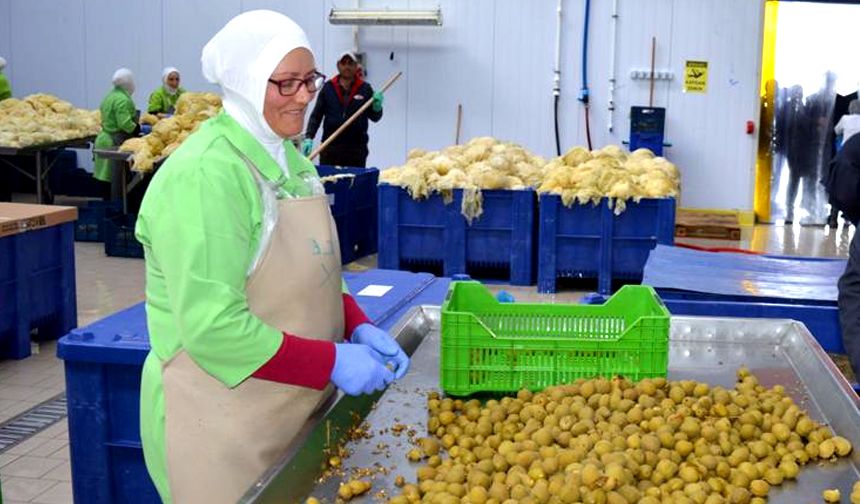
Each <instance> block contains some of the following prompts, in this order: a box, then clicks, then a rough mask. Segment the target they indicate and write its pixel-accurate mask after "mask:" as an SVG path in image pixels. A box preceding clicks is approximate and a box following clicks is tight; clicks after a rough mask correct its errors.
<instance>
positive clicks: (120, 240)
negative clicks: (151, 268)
mask: <svg viewBox="0 0 860 504" xmlns="http://www.w3.org/2000/svg"><path fill="white" fill-rule="evenodd" d="M136 223H137V215H136V214H122V213H120V214H116V215H109V216H108V217H107V218H106V219H105V220H104V240H105V255H108V256H110V257H132V258H138V259H143V255H144V254H143V245H141V243H140V242H139V241H137V238H136V237H135V236H134V226H135V224H136Z"/></svg>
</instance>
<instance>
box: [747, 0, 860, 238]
mask: <svg viewBox="0 0 860 504" xmlns="http://www.w3.org/2000/svg"><path fill="white" fill-rule="evenodd" d="M771 4H774V7H773V8H772V9H773V10H774V14H773V15H772V16H773V18H772V19H770V18H769V17H768V15H767V11H766V20H768V21H771V22H772V24H771V26H770V27H771V28H773V29H774V32H773V34H770V33H769V32H768V31H767V28H768V25H767V24H766V25H765V26H766V31H765V34H766V35H765V45H767V43H768V40H775V44H774V50H773V56H774V57H773V60H774V61H773V65H772V70H773V72H772V73H771V74H770V75H769V76H767V77H769V78H767V79H766V78H765V74H764V72H763V76H762V82H763V87H764V88H765V89H764V90H763V91H765V92H764V93H763V96H764V97H765V100H764V101H765V104H767V103H768V101H769V95H770V94H771V93H772V94H773V95H774V97H773V100H772V102H771V103H773V107H772V108H771V110H772V111H773V112H772V115H771V116H763V118H762V123H761V124H762V129H765V128H769V129H771V130H772V135H771V140H770V142H769V147H770V148H769V149H768V143H766V142H760V144H759V147H760V152H759V167H760V168H761V169H760V170H757V175H761V176H762V178H764V175H765V168H766V166H767V165H768V164H769V166H770V167H771V170H770V171H771V175H770V187H769V189H770V191H769V192H770V204H769V207H770V208H769V212H768V213H769V214H770V215H769V219H767V220H769V221H771V222H773V221H779V220H785V222H786V223H800V224H801V225H823V224H825V223H826V222H827V221H828V217H829V216H830V208H829V203H828V197H827V194H826V191H825V190H824V187H823V186H822V185H821V183H820V181H821V179H822V176H823V174H824V171H825V170H826V169H828V167H829V164H830V160H831V159H832V158H833V156H835V154H836V150H837V145H836V143H837V142H836V137H835V133H834V126H835V124H836V121H835V119H838V117H836V115H842V114H844V113H845V112H847V108H848V107H847V101H846V100H848V97H838V96H837V72H838V73H841V74H842V75H841V76H840V79H841V80H840V84H841V85H843V86H842V87H844V84H846V83H848V80H850V78H849V75H848V73H849V72H848V71H847V70H848V69H849V68H850V66H852V65H853V62H852V61H853V59H852V58H851V57H850V56H849V55H850V54H851V53H850V52H848V53H845V50H844V48H843V47H842V46H850V44H847V43H845V42H844V41H843V42H840V41H839V39H837V38H834V35H833V33H832V32H837V33H841V31H840V30H838V29H837V28H835V27H830V26H827V27H824V26H822V27H819V28H817V29H814V30H810V27H811V25H815V24H817V23H815V22H813V21H808V19H818V18H819V17H823V16H825V15H827V14H828V13H830V14H832V12H831V10H830V9H833V8H834V6H832V5H827V4H819V5H816V4H803V3H796V2H788V3H786V2H783V5H782V6H781V7H780V11H781V12H780V15H779V23H778V31H779V34H778V36H777V33H776V31H777V26H776V25H777V23H776V14H775V9H776V7H775V5H776V2H773V1H768V2H767V6H768V7H769V6H770V5H771ZM766 23H767V21H766ZM840 51H841V52H840ZM843 53H845V54H843ZM840 56H842V57H840ZM763 69H764V67H763ZM855 89H856V86H855ZM837 100H839V103H841V102H842V101H845V102H846V103H845V106H844V107H842V106H837ZM763 108H764V107H763ZM842 109H846V110H842ZM834 112H835V113H834ZM765 118H766V119H767V120H768V122H767V124H765V122H764V120H765ZM767 150H769V151H770V157H771V159H770V163H767V159H766V154H763V151H767ZM764 186H765V184H764V183H762V184H759V183H758V180H757V187H756V190H757V191H756V196H757V200H760V199H763V194H759V191H761V192H762V193H763V192H764ZM760 196H761V197H760ZM757 203H758V201H757ZM764 207H765V204H764V203H763V202H762V203H761V204H757V206H756V211H757V212H758V211H759V210H763V209H764ZM832 219H833V220H835V217H832Z"/></svg>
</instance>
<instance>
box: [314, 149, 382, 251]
mask: <svg viewBox="0 0 860 504" xmlns="http://www.w3.org/2000/svg"><path fill="white" fill-rule="evenodd" d="M317 171H318V172H319V174H320V176H321V177H326V176H330V175H337V174H349V175H354V176H355V177H350V178H344V179H339V180H336V181H334V182H327V183H326V184H325V190H326V193H327V194H328V195H329V204H330V205H331V213H332V216H333V217H334V220H335V224H336V225H337V232H338V238H339V239H340V255H341V262H342V263H344V264H346V263H350V262H352V261H355V260H356V259H360V258H362V257H364V256H367V255H370V254H375V253H376V250H377V248H376V247H377V242H378V240H377V227H376V224H377V183H378V182H379V170H377V169H376V168H336V167H334V166H325V165H321V166H318V167H317Z"/></svg>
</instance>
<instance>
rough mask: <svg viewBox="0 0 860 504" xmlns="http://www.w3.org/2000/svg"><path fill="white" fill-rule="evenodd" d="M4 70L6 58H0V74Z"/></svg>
mask: <svg viewBox="0 0 860 504" xmlns="http://www.w3.org/2000/svg"><path fill="white" fill-rule="evenodd" d="M4 68H6V58H4V57H3V56H0V72H2V71H3V69H4Z"/></svg>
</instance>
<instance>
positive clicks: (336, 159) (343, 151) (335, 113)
mask: <svg viewBox="0 0 860 504" xmlns="http://www.w3.org/2000/svg"><path fill="white" fill-rule="evenodd" d="M358 69H359V66H358V58H356V56H355V54H353V53H351V52H349V51H347V52H344V53H343V54H341V56H340V58H339V59H338V62H337V71H338V75H336V76H335V77H334V78H333V79H331V80H330V81H328V82H326V83H325V85H324V86H323V88H322V90H321V91H320V93H319V96H317V102H316V105H315V106H314V109H313V111H312V112H311V117H310V119H309V120H308V127H307V131H306V133H305V140H304V142H303V143H302V152H303V153H304V154H305V155H308V154H310V152H311V149H312V147H313V138H314V137H315V136H316V134H317V130H318V129H319V127H320V124H322V127H323V135H322V141H323V142H325V141H326V140H327V139H328V137H329V136H331V134H332V133H334V132H335V130H337V129H338V128H339V127H340V126H341V125H342V124H343V123H344V122H346V120H347V119H349V118H350V116H352V114H354V113H355V112H356V111H357V110H358V109H359V108H361V106H362V105H364V104H365V103H367V100H373V105H371V107H370V108H369V109H367V111H366V112H365V113H364V114H362V115H361V117H359V118H358V119H356V120H355V121H354V122H353V123H352V124H351V125H350V126H349V127H348V128H347V129H346V131H344V132H343V133H341V134H340V136H338V137H337V138H336V139H335V140H334V141H333V142H332V143H331V145H329V146H328V147H327V148H326V150H324V151H322V153H321V154H320V164H323V165H333V166H355V167H360V168H364V167H365V166H366V164H367V154H368V150H367V142H368V140H369V138H368V136H367V125H368V120H370V121H373V122H378V121H379V120H380V119H382V93H381V92H378V91H377V92H374V91H373V88H372V87H371V86H370V84H369V83H367V82H365V81H364V79H363V78H362V77H361V74H360V73H359V72H358Z"/></svg>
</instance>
